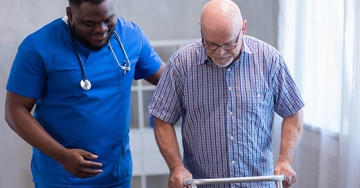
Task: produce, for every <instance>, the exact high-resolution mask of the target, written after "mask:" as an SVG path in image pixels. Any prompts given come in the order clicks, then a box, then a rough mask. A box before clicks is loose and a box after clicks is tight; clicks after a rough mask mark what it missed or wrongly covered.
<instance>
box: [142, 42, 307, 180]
mask: <svg viewBox="0 0 360 188" xmlns="http://www.w3.org/2000/svg"><path fill="white" fill-rule="evenodd" d="M242 45H243V46H242V51H241V55H240V57H239V58H238V59H237V60H236V61H235V62H234V63H233V64H232V65H231V66H230V67H227V68H221V67H218V66H216V65H215V64H214V63H213V62H212V61H211V60H210V59H208V57H207V55H206V53H205V49H204V48H203V46H202V43H201V41H200V40H196V41H194V42H192V43H190V44H189V45H186V46H184V47H182V48H181V49H179V50H178V51H177V52H176V53H174V55H173V56H172V57H171V58H170V60H169V62H168V63H167V66H166V69H165V71H164V74H163V76H162V77H161V79H160V82H159V84H158V86H157V87H156V89H155V91H154V96H153V98H152V100H151V103H150V105H149V108H148V109H149V112H150V113H151V114H153V115H154V116H156V117H158V118H160V119H162V120H164V121H166V122H168V123H170V124H173V125H174V124H175V123H176V122H177V121H178V120H179V119H180V118H181V117H182V136H183V138H182V142H183V147H184V153H183V158H184V164H185V166H186V167H187V168H188V169H189V171H190V172H191V173H192V174H193V178H194V179H203V178H226V177H245V176H264V175H273V173H274V164H273V154H272V123H273V117H274V112H276V113H277V114H279V115H280V116H282V117H286V116H290V115H292V114H295V113H296V112H297V111H298V110H300V109H301V108H302V107H303V106H304V103H303V100H302V98H301V95H300V92H299V90H298V89H297V87H296V85H295V83H294V81H293V79H292V78H291V75H290V73H289V71H288V69H287V67H286V65H285V62H284V59H283V57H282V56H281V55H280V54H279V52H278V51H277V50H276V49H275V48H273V47H271V46H270V45H268V44H266V43H264V42H262V41H260V40H258V39H255V38H252V37H250V36H245V37H244V39H243V42H242ZM199 187H230V185H209V186H199ZM232 187H275V183H269V182H258V183H242V184H232Z"/></svg>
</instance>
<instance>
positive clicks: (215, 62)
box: [211, 56, 234, 67]
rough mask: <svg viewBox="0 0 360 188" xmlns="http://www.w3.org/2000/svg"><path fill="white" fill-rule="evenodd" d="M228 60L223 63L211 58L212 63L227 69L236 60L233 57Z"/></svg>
mask: <svg viewBox="0 0 360 188" xmlns="http://www.w3.org/2000/svg"><path fill="white" fill-rule="evenodd" d="M227 58H228V59H227V60H225V61H222V62H220V61H217V60H215V58H211V59H212V61H213V62H214V64H215V65H217V66H218V67H227V66H229V65H230V64H231V63H232V62H233V60H234V58H233V57H232V56H228V57H227Z"/></svg>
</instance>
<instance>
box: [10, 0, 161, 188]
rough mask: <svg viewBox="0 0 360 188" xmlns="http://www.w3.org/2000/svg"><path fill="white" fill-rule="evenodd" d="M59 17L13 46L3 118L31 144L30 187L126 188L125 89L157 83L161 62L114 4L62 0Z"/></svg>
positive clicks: (127, 113)
mask: <svg viewBox="0 0 360 188" xmlns="http://www.w3.org/2000/svg"><path fill="white" fill-rule="evenodd" d="M66 13H67V15H66V16H65V17H63V18H59V19H56V20H54V21H52V22H51V23H49V24H47V25H45V26H44V27H42V28H41V29H39V30H37V31H36V32H34V33H32V34H30V35H29V36H27V37H26V38H25V39H24V40H23V42H22V43H21V44H20V46H19V49H18V52H17V55H16V57H15V60H14V62H13V66H12V68H11V72H10V75H9V79H8V83H7V86H6V89H7V94H6V104H5V119H6V121H7V123H8V124H9V126H10V127H11V128H12V129H13V130H14V131H15V132H16V133H17V134H18V135H19V136H20V137H21V138H23V139H24V140H25V141H26V142H28V143H29V144H30V145H32V146H33V156H32V161H31V170H32V174H33V181H34V184H35V187H36V188H59V187H74V188H75V187H76V188H80V187H81V188H85V187H86V188H90V187H94V188H95V187H96V188H100V187H101V188H110V187H111V188H128V187H130V180H131V173H132V161H131V153H130V148H129V129H130V93H131V84H132V81H133V79H145V80H147V81H148V82H150V83H152V84H154V85H156V84H157V82H158V80H159V78H160V75H161V73H162V71H163V68H164V66H165V64H164V63H163V62H162V60H161V59H160V57H159V56H158V54H157V53H156V52H155V51H154V49H153V48H152V47H151V45H150V42H149V40H148V39H147V37H146V36H145V34H144V33H143V32H142V31H141V29H140V28H139V27H138V26H137V25H136V24H134V23H132V22H128V21H126V20H124V19H123V18H119V17H117V16H116V15H115V11H114V0H102V1H101V0H99V1H93V0H69V7H67V8H66ZM34 107H35V108H34ZM33 108H34V113H33V115H32V113H31V111H32V109H33Z"/></svg>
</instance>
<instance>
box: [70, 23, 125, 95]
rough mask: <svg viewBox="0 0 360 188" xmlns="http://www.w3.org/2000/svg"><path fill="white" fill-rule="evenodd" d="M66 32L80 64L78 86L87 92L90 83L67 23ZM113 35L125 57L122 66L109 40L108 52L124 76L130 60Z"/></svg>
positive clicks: (117, 38)
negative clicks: (80, 76) (80, 73)
mask: <svg viewBox="0 0 360 188" xmlns="http://www.w3.org/2000/svg"><path fill="white" fill-rule="evenodd" d="M68 30H69V35H70V38H71V45H72V46H73V48H74V51H75V53H76V56H77V58H78V60H79V63H80V66H81V72H82V76H83V78H82V79H81V80H80V86H81V88H83V89H84V90H89V89H91V82H90V81H89V80H88V79H87V78H86V72H85V67H84V63H83V61H82V59H81V56H80V54H79V53H78V51H77V50H76V47H75V44H74V39H73V37H72V35H71V31H70V24H69V23H68ZM113 33H114V36H115V38H116V40H117V41H118V42H119V44H120V47H121V50H122V51H123V53H124V55H125V58H126V59H125V60H124V63H123V65H121V64H120V62H119V60H118V58H117V57H116V55H115V52H114V50H113V48H112V46H111V44H110V38H109V40H108V46H109V48H110V51H111V53H112V54H113V56H114V58H115V60H116V63H117V64H118V65H119V67H120V68H121V69H122V70H123V71H124V74H126V71H130V70H131V63H130V60H129V57H128V55H127V53H126V51H125V48H124V45H123V44H122V42H121V39H120V36H119V35H118V34H117V32H116V31H114V32H113Z"/></svg>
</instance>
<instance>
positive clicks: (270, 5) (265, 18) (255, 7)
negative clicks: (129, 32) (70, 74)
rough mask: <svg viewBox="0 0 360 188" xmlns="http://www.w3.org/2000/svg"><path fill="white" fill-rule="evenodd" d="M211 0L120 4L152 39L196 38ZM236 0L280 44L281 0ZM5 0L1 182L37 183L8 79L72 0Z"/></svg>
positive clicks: (23, 186) (253, 26)
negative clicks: (16, 61) (35, 35)
mask: <svg viewBox="0 0 360 188" xmlns="http://www.w3.org/2000/svg"><path fill="white" fill-rule="evenodd" d="M206 2H207V0H198V1H194V0H183V1H178V0H153V1H141V0H130V1H125V0H122V1H116V10H117V13H118V15H119V16H122V17H125V18H126V19H128V20H130V21H135V22H136V23H138V24H139V26H140V27H141V28H142V29H143V30H144V31H145V33H147V35H148V37H149V38H150V39H151V40H157V41H158V40H171V39H191V38H196V37H198V36H199V27H198V25H197V21H198V19H199V14H200V11H201V8H202V6H203V5H204V3H206ZM235 2H236V3H238V4H239V5H240V7H241V8H242V13H243V17H244V19H247V20H248V31H247V34H250V35H253V36H255V37H258V38H260V39H262V40H264V41H265V42H268V43H270V44H272V45H274V46H276V36H277V13H278V0H269V1H263V0H252V1H246V0H235ZM0 4H1V6H0V23H1V27H0V36H1V37H0V88H2V89H1V92H0V114H2V118H0V167H1V170H0V188H13V187H14V188H31V187H32V182H31V173H30V170H29V169H30V166H29V164H30V157H31V147H30V146H29V145H28V144H27V143H25V142H24V141H22V140H21V139H20V138H19V137H18V136H17V135H16V134H15V133H14V132H13V131H12V130H10V128H9V127H8V126H7V124H6V123H5V121H4V118H3V117H4V108H3V107H4V100H5V92H6V91H5V85H6V81H7V77H8V74H9V69H10V66H11V64H12V61H13V58H14V56H15V54H16V51H17V47H18V45H19V44H20V42H21V41H22V40H23V39H24V37H25V36H27V35H28V34H29V33H31V32H34V31H35V30H36V29H38V28H40V27H41V26H43V25H44V24H46V23H48V22H50V21H52V20H54V19H55V18H58V17H61V16H63V15H64V14H65V7H66V6H67V4H68V1H66V0H63V1H59V0H57V1H51V0H33V1H26V0H11V1H6V0H0ZM164 53H166V52H164ZM166 58H167V56H166ZM164 61H167V59H164ZM24 84H26V83H24Z"/></svg>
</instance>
